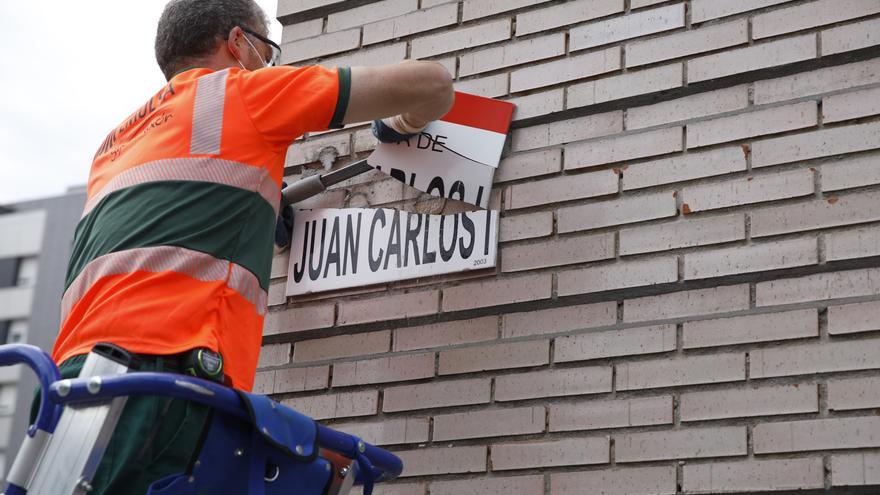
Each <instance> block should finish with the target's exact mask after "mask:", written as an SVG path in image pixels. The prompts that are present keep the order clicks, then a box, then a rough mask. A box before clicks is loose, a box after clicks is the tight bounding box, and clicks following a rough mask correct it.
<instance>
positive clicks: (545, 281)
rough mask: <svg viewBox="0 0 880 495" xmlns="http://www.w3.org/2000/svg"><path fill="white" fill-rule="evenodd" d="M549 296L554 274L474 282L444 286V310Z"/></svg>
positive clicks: (532, 299)
mask: <svg viewBox="0 0 880 495" xmlns="http://www.w3.org/2000/svg"><path fill="white" fill-rule="evenodd" d="M550 296H551V276H550V275H549V274H539V275H527V276H522V277H515V278H501V279H494V280H489V281H485V282H471V283H467V284H462V285H457V286H455V287H449V288H446V289H443V311H444V312H449V311H464V310H467V309H475V308H485V307H490V306H500V305H502V304H516V303H521V302H526V301H538V300H541V299H549V298H550Z"/></svg>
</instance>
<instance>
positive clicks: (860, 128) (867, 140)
mask: <svg viewBox="0 0 880 495" xmlns="http://www.w3.org/2000/svg"><path fill="white" fill-rule="evenodd" d="M874 148H880V123H877V122H871V123H868V124H860V125H853V126H846V127H835V128H832V129H823V130H819V131H813V132H805V133H802V134H795V135H792V136H784V137H779V138H774V139H767V140H764V141H758V142H756V143H753V144H752V166H753V167H766V166H769V165H777V164H780V163H789V162H794V161H802V160H809V159H812V158H821V157H825V156H831V155H838V154H843V153H853V152H856V151H865V150H871V149H874Z"/></svg>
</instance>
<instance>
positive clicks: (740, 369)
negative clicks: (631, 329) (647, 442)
mask: <svg viewBox="0 0 880 495" xmlns="http://www.w3.org/2000/svg"><path fill="white" fill-rule="evenodd" d="M752 363H754V360H752ZM753 376H754V375H753ZM745 378H746V366H745V355H744V354H713V355H704V356H690V357H685V358H662V359H652V360H650V361H638V362H633V363H620V364H618V365H617V390H637V389H643V388H658V387H681V386H685V385H697V384H701V383H722V382H735V381H740V380H745Z"/></svg>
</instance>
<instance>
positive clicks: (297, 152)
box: [284, 133, 351, 206]
mask: <svg viewBox="0 0 880 495" xmlns="http://www.w3.org/2000/svg"><path fill="white" fill-rule="evenodd" d="M324 148H336V151H338V152H339V156H346V155H349V154H351V138H350V135H349V134H339V133H336V134H329V135H327V136H321V137H318V138H310V139H307V140H306V141H297V142H296V143H294V144H293V145H292V146H291V147H290V148H289V149H288V151H287V157H286V159H285V161H284V166H285V167H292V166H295V165H303V164H305V163H314V162H317V161H318V155H319V154H320V153H321V150H323V149H324ZM297 206H299V205H297Z"/></svg>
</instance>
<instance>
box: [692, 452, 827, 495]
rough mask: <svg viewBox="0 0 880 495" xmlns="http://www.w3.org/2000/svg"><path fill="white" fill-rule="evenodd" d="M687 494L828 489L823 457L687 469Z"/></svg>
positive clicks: (744, 462)
mask: <svg viewBox="0 0 880 495" xmlns="http://www.w3.org/2000/svg"><path fill="white" fill-rule="evenodd" d="M683 478H684V490H685V492H687V493H734V492H736V493H740V492H763V491H771V490H804V489H808V488H824V487H825V468H824V467H823V464H822V458H821V457H815V458H809V459H778V460H777V459H773V460H766V461H765V460H761V461H755V460H750V461H734V462H713V463H711V464H687V465H685V466H684V474H683Z"/></svg>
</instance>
